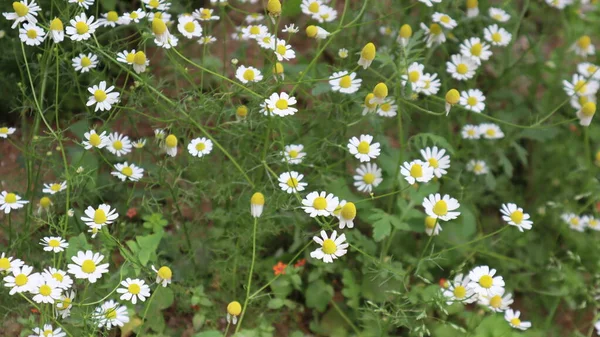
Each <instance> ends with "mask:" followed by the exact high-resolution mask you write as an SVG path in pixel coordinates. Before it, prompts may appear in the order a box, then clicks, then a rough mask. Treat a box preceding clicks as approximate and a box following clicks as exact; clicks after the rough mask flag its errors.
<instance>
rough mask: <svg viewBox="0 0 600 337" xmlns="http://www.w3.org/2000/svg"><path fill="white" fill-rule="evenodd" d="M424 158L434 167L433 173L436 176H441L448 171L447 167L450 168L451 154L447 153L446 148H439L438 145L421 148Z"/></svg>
mask: <svg viewBox="0 0 600 337" xmlns="http://www.w3.org/2000/svg"><path fill="white" fill-rule="evenodd" d="M421 156H422V157H423V160H425V161H426V162H427V163H429V166H431V167H433V173H434V174H435V176H436V177H438V178H441V177H442V176H443V175H444V174H446V173H448V172H447V171H446V169H448V168H450V156H449V155H447V154H446V150H445V149H438V147H437V146H434V147H432V148H430V147H426V148H424V149H421Z"/></svg>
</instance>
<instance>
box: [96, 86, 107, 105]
mask: <svg viewBox="0 0 600 337" xmlns="http://www.w3.org/2000/svg"><path fill="white" fill-rule="evenodd" d="M106 97H107V96H106V92H105V91H104V90H101V89H98V90H96V91H94V98H95V99H96V102H104V100H105V99H106Z"/></svg>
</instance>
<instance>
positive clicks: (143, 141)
mask: <svg viewBox="0 0 600 337" xmlns="http://www.w3.org/2000/svg"><path fill="white" fill-rule="evenodd" d="M131 145H133V147H134V148H136V149H141V148H143V147H144V146H146V139H145V138H140V139H138V140H136V141H134V142H131Z"/></svg>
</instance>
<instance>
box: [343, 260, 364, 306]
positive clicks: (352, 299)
mask: <svg viewBox="0 0 600 337" xmlns="http://www.w3.org/2000/svg"><path fill="white" fill-rule="evenodd" d="M342 283H344V289H342V295H344V296H345V297H346V298H347V299H348V301H347V304H348V306H350V307H352V308H355V309H358V306H359V300H360V286H359V285H358V284H357V282H356V277H355V276H354V274H353V273H352V272H351V271H350V270H349V269H344V272H343V274H342Z"/></svg>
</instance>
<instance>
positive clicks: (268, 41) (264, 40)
mask: <svg viewBox="0 0 600 337" xmlns="http://www.w3.org/2000/svg"><path fill="white" fill-rule="evenodd" d="M262 41H263V42H264V43H271V37H270V36H264V37H263V38H262Z"/></svg>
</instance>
